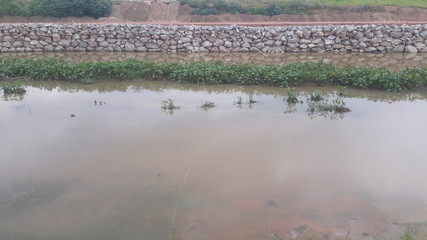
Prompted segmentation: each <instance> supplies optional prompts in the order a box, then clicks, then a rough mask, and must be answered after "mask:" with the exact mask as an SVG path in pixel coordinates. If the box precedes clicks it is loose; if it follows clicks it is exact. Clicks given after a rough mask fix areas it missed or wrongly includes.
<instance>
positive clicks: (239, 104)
mask: <svg viewBox="0 0 427 240" xmlns="http://www.w3.org/2000/svg"><path fill="white" fill-rule="evenodd" d="M242 104H243V100H242V97H240V96H238V97H237V101H234V105H236V106H237V107H238V108H240V109H242Z"/></svg>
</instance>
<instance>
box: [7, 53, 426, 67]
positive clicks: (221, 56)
mask: <svg viewBox="0 0 427 240" xmlns="http://www.w3.org/2000/svg"><path fill="white" fill-rule="evenodd" d="M1 57H23V58H44V57H51V58H62V59H67V60H70V61H72V62H97V61H113V60H126V59H138V60H150V61H155V62H178V63H187V62H215V61H224V62H226V63H253V64H286V63H293V62H305V61H311V62H321V63H329V64H334V65H336V66H340V67H343V66H346V65H354V66H376V67H385V68H388V69H392V70H403V69H405V68H408V67H425V66H427V54H426V53H421V54H407V53H406V54H404V53H377V54H369V53H363V54H359V53H353V54H336V53H286V54H263V53H144V52H141V53H138V52H51V53H2V54H0V58H1Z"/></svg>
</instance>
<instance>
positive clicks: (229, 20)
mask: <svg viewBox="0 0 427 240" xmlns="http://www.w3.org/2000/svg"><path fill="white" fill-rule="evenodd" d="M343 7H345V8H346V10H340V9H336V10H330V9H320V10H316V11H314V13H313V14H312V15H286V14H283V15H277V16H271V17H270V16H262V15H249V14H223V15H207V16H201V15H191V14H190V12H191V9H190V8H189V7H188V6H180V5H179V3H171V4H164V3H161V2H158V3H153V4H148V3H145V2H125V3H122V4H120V5H113V10H112V12H111V15H110V17H106V18H99V19H94V18H90V17H82V18H75V17H67V18H53V17H31V18H25V17H11V16H6V17H2V18H0V23H31V22H57V23H58V22H59V23H147V24H148V23H149V24H177V25H183V24H192V25H230V24H238V25H250V26H265V25H318V24H364V23H379V24H387V23H389V24H403V23H427V9H425V8H415V7H396V6H387V7H385V11H381V12H357V11H356V10H355V7H354V6H353V7H351V6H343Z"/></svg>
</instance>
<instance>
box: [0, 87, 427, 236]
mask: <svg viewBox="0 0 427 240" xmlns="http://www.w3.org/2000/svg"><path fill="white" fill-rule="evenodd" d="M299 90H302V91H308V90H309V89H304V88H301V89H299ZM319 90H320V91H324V92H331V91H334V89H330V88H319ZM284 94H285V91H284V90H283V89H280V88H260V87H236V86H200V85H198V86H197V85H176V84H171V83H168V82H131V83H123V82H121V83H120V82H107V83H102V84H94V85H74V84H68V83H43V82H38V83H32V85H31V86H28V87H27V93H26V95H25V96H24V98H23V99H22V101H4V100H0V133H1V135H0V136H1V137H0V153H1V158H0V239H2V240H11V239H24V240H42V239H43V240H54V239H55V240H63V239H64V240H65V239H79V240H81V239H83V240H98V239H102V240H105V239H125V240H134V239H135V240H137V239H138V240H140V239H147V240H148V239H150V240H151V239H188V240H193V239H194V240H200V239H212V240H213V239H215V240H216V239H226V240H227V239H230V240H231V239H233V240H234V239H277V238H274V237H276V236H279V237H281V238H282V239H291V238H294V239H295V238H296V239H310V237H312V238H313V239H345V238H346V235H347V233H348V232H349V231H350V237H351V238H352V239H368V238H370V239H399V235H400V234H402V233H403V231H404V230H405V228H406V226H407V224H410V223H414V222H418V223H419V224H418V227H417V230H418V231H417V235H416V239H425V237H426V236H427V235H426V231H425V225H424V223H425V221H426V220H427V193H426V191H425V186H426V180H425V169H427V162H426V161H425V157H426V156H427V150H426V148H425V146H424V145H425V123H426V121H427V113H426V111H425V109H426V108H427V102H426V100H425V99H426V96H427V94H426V92H418V93H399V94H390V93H382V92H376V91H356V90H348V91H347V92H346V94H347V95H348V96H349V97H348V98H345V101H346V104H347V106H348V107H349V108H351V109H352V111H351V112H349V113H346V114H345V117H344V118H343V119H342V120H340V121H330V120H329V119H328V118H322V117H318V118H314V119H310V118H309V117H307V112H306V109H305V104H301V103H299V104H296V105H295V106H294V109H293V110H292V111H293V113H291V114H284V112H285V111H287V108H288V107H289V106H288V105H287V104H286V102H285V101H283V99H284V98H285V96H284ZM250 95H252V99H253V100H254V101H256V103H254V104H252V105H251V106H250V104H249V96H250ZM238 97H241V98H242V104H241V108H237V107H236V105H235V104H234V102H235V101H236V99H238ZM169 98H170V99H173V101H174V102H175V103H176V104H177V105H179V106H181V108H180V109H179V110H176V111H175V112H174V114H173V115H172V116H169V115H167V114H165V113H164V112H162V111H161V107H160V106H161V102H162V101H163V100H166V99H169ZM303 99H305V98H303ZM95 101H96V102H95ZM204 101H212V102H215V104H216V106H215V107H214V108H211V109H209V111H204V110H202V109H200V108H199V106H200V105H201V104H202V103H203V102H204ZM100 103H102V105H101V104H100ZM70 114H74V115H75V117H73V118H71V117H70Z"/></svg>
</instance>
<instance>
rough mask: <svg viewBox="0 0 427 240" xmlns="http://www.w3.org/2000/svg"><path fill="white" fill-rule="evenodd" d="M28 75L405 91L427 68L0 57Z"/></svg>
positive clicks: (0, 72) (1, 64)
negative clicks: (93, 61)
mask: <svg viewBox="0 0 427 240" xmlns="http://www.w3.org/2000/svg"><path fill="white" fill-rule="evenodd" d="M14 77H25V78H27V79H29V80H34V81H38V80H43V81H71V82H84V83H92V82H94V81H105V80H121V81H123V80H132V79H152V80H171V81H174V82H178V83H199V84H238V85H264V86H278V87H287V88H288V87H293V86H304V85H320V86H322V85H338V86H349V87H355V88H360V89H377V90H385V91H395V92H397V91H404V90H410V89H418V88H425V87H427V68H407V69H406V70H403V71H401V72H394V71H391V70H388V69H385V68H376V67H354V66H348V67H344V68H338V67H335V66H333V65H330V64H324V63H311V62H306V63H291V64H285V65H278V66H277V65H255V64H225V63H223V62H215V63H204V62H195V63H186V64H178V63H168V62H166V63H155V62H151V61H139V60H125V61H110V62H106V61H102V62H96V63H71V62H68V61H65V60H60V59H52V58H46V59H20V58H2V59H0V79H7V78H14Z"/></svg>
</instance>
